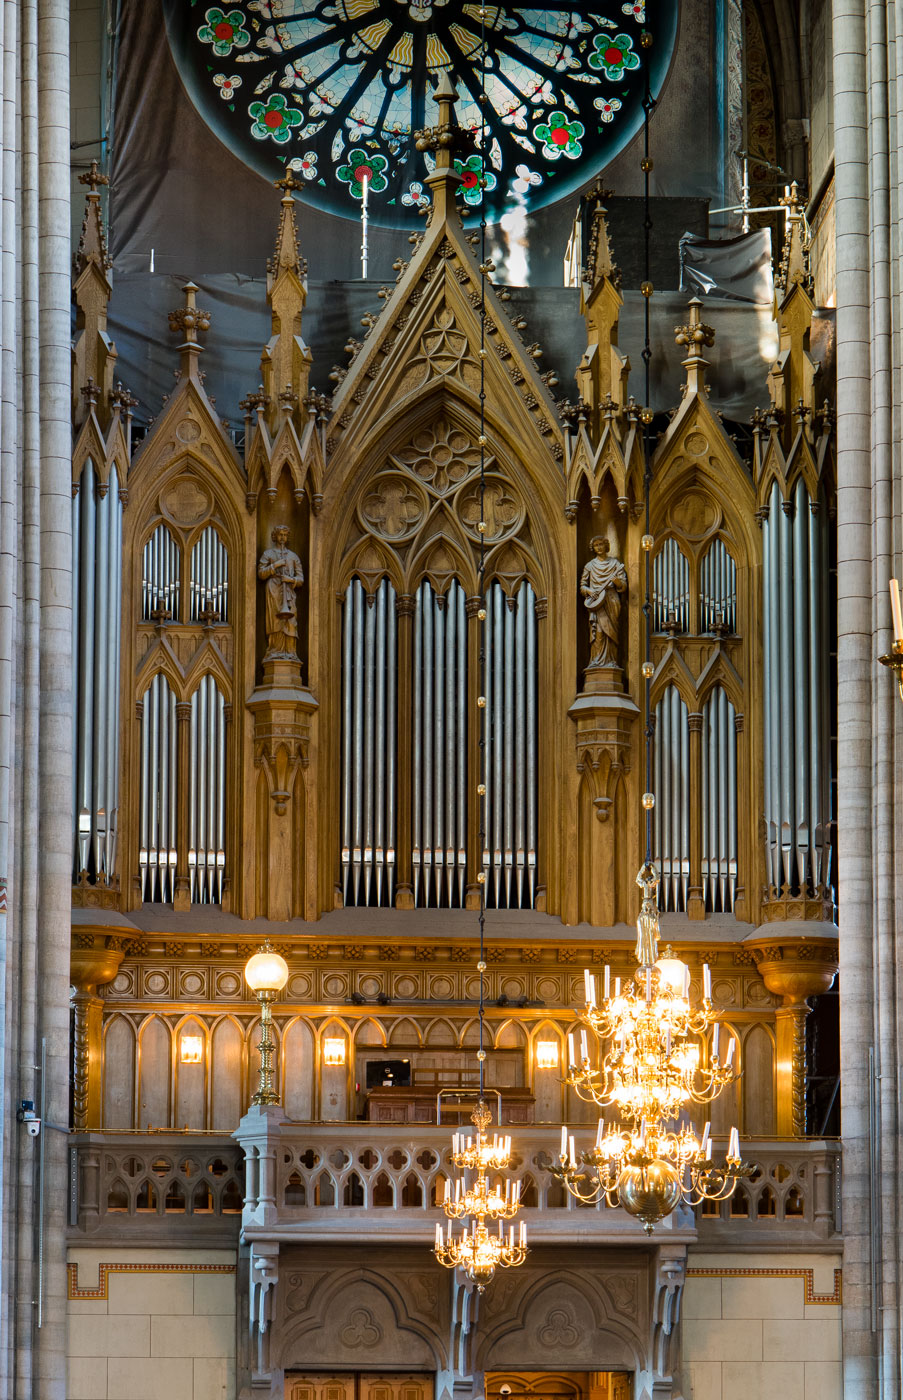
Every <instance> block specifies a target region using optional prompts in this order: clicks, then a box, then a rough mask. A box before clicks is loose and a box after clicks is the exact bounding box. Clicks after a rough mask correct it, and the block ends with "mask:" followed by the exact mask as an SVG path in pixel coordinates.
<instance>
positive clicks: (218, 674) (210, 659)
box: [184, 637, 233, 705]
mask: <svg viewBox="0 0 903 1400" xmlns="http://www.w3.org/2000/svg"><path fill="white" fill-rule="evenodd" d="M205 676H212V677H213V679H214V680H215V681H216V684H217V686H218V687H219V689H220V692H221V694H222V697H223V700H224V702H225V703H226V704H227V705H231V703H232V686H233V677H232V673H231V671H230V670H229V668H228V666H227V665H226V661H225V659H224V657H223V654H222V652H221V651H220V649H219V647H218V646H217V645H216V642H215V641H214V640H213V638H211V637H207V638H205V640H204V641H203V642H202V643H201V645H200V647H199V648H198V650H197V651H196V652H195V654H194V656H193V658H192V661H191V665H190V666H189V668H188V669H187V671H186V672H185V681H184V687H185V698H186V700H190V699H191V697H192V696H193V695H194V692H195V691H196V690H197V688H198V686H199V685H200V683H201V681H202V680H203V679H204V677H205Z"/></svg>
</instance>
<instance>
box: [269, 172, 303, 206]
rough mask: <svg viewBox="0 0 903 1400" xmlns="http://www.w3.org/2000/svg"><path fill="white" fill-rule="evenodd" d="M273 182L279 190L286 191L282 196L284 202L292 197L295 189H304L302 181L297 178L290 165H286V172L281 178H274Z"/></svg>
mask: <svg viewBox="0 0 903 1400" xmlns="http://www.w3.org/2000/svg"><path fill="white" fill-rule="evenodd" d="M273 184H274V186H275V187H276V189H277V190H284V191H285V194H284V195H283V198H282V202H283V204H284V203H285V201H286V200H287V199H291V197H292V193H293V191H295V190H303V189H304V186H303V185H302V183H301V181H300V180H297V179H296V178H295V172H294V170H292V169H291V168H290V167H289V166H286V169H285V174H284V175H283V176H282V178H281V180H274V181H273Z"/></svg>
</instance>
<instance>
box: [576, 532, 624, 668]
mask: <svg viewBox="0 0 903 1400" xmlns="http://www.w3.org/2000/svg"><path fill="white" fill-rule="evenodd" d="M590 549H591V550H592V551H593V556H594V557H593V558H592V559H590V561H589V563H588V564H587V565H586V567H585V568H584V570H583V575H582V577H581V579H580V592H581V593H582V594H583V601H584V604H585V605H586V608H587V611H588V612H589V666H588V667H587V670H590V669H591V668H593V667H597V666H611V667H614V666H617V665H618V620H619V618H620V616H621V594H622V593H626V591H627V570H626V569H625V568H624V565H623V564H622V563H621V561H620V559H618V557H617V555H616V556H615V557H614V558H612V559H610V558H609V557H608V556H609V553H610V550H611V542H610V541H609V540H608V538H607V536H605V535H595V536H594V537H593V539H591V540H590Z"/></svg>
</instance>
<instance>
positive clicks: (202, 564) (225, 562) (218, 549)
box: [188, 525, 229, 622]
mask: <svg viewBox="0 0 903 1400" xmlns="http://www.w3.org/2000/svg"><path fill="white" fill-rule="evenodd" d="M188 597H189V602H188V617H189V621H191V622H204V621H205V620H208V619H209V620H211V621H212V620H214V619H215V620H216V621H217V622H227V621H228V618H229V555H228V552H227V550H226V546H225V545H224V544H223V542H222V540H221V539H220V537H219V535H218V533H217V531H216V530H215V529H214V527H213V526H212V525H208V526H207V528H206V530H204V531H203V532H202V534H201V535H200V537H199V538H198V540H197V541H196V542H195V545H194V548H193V549H192V551H191V561H190V565H189V594H188ZM205 614H206V618H205Z"/></svg>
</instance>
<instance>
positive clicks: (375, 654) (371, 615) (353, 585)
mask: <svg viewBox="0 0 903 1400" xmlns="http://www.w3.org/2000/svg"><path fill="white" fill-rule="evenodd" d="M343 633H344V635H343V643H342V650H343V661H344V665H343V675H342V780H341V781H342V893H343V896H344V901H345V904H346V905H355V904H374V905H377V904H381V905H391V904H392V903H393V902H394V898H395V829H396V817H397V813H396V762H395V752H394V750H395V744H396V742H397V739H396V732H395V730H396V723H395V716H396V709H395V690H396V685H397V631H396V618H395V590H394V588H393V587H392V585H391V583H389V581H388V579H383V580H382V582H381V583H380V585H379V588H378V589H377V591H376V596H375V598H373V600H372V601H369V600H368V599H367V597H366V595H365V593H364V588H363V585H362V584H361V582H360V580H359V579H352V580H351V582H350V583H349V585H348V588H347V590H346V593H345V601H344V609H343Z"/></svg>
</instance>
